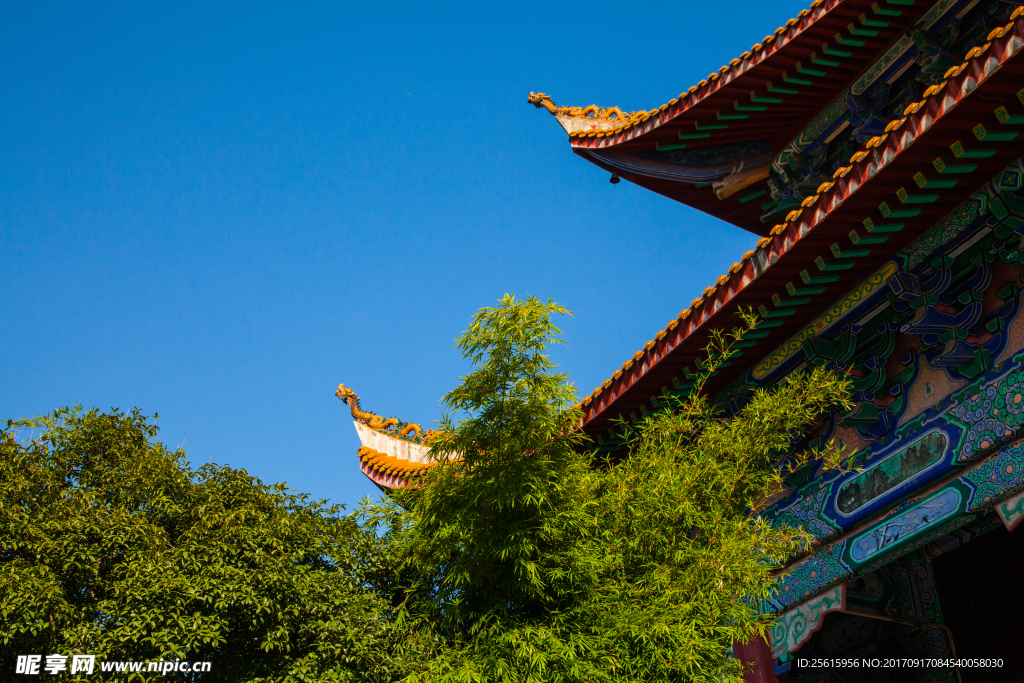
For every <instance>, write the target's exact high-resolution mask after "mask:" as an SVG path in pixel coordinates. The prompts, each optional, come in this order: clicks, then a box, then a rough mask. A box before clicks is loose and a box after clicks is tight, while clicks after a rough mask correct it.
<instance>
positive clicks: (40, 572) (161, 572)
mask: <svg viewBox="0 0 1024 683" xmlns="http://www.w3.org/2000/svg"><path fill="white" fill-rule="evenodd" d="M156 434H157V428H156V426H155V424H154V423H153V421H152V420H149V419H147V418H146V417H145V416H144V415H142V414H141V413H139V412H138V411H133V412H131V413H128V414H125V413H123V412H120V411H116V410H114V411H111V412H109V413H103V414H101V413H99V412H97V411H96V410H91V411H88V412H83V411H82V410H80V409H62V410H58V411H56V412H54V413H53V414H51V415H48V416H45V417H42V418H38V419H34V420H16V421H12V422H9V423H8V427H7V429H5V430H4V431H3V432H2V433H0V661H3V662H4V667H5V668H6V667H8V666H11V667H13V663H14V661H15V656H16V655H19V654H20V655H24V654H31V653H40V654H43V655H46V654H63V655H71V654H94V655H97V656H98V659H105V660H157V659H187V660H191V661H209V662H211V670H210V672H209V673H203V674H189V675H184V676H183V675H182V674H175V675H176V676H183V678H179V679H178V680H190V679H191V678H197V679H201V680H203V681H397V680H400V679H401V678H403V677H404V676H405V675H407V674H408V673H409V672H411V671H413V670H415V668H416V667H417V666H418V662H420V661H422V660H423V659H425V656H424V651H425V650H426V649H429V646H430V643H429V640H425V639H422V638H420V637H419V636H418V635H417V633H416V632H415V631H413V630H410V629H409V628H408V627H407V626H406V625H405V623H406V622H404V621H403V620H402V619H401V618H400V616H399V615H398V614H397V613H396V612H395V610H394V609H392V606H391V604H390V603H389V602H388V601H387V600H386V598H385V596H386V593H387V588H388V586H389V585H390V582H391V581H392V580H393V579H392V576H393V572H392V569H391V567H390V566H389V557H388V555H387V553H385V552H384V548H383V546H382V541H381V539H380V538H378V537H377V536H376V535H375V534H373V533H372V531H369V530H368V529H365V528H363V527H361V526H360V525H359V524H357V523H356V521H355V520H354V519H353V518H352V517H351V516H348V515H345V514H343V510H342V509H341V508H339V507H337V506H326V505H325V504H324V503H322V502H316V501H310V500H308V499H307V498H306V497H305V496H302V495H295V494H293V493H292V492H290V491H289V490H288V489H286V488H285V487H284V486H283V485H280V484H278V485H273V486H268V485H265V484H263V483H262V482H260V481H259V480H258V479H256V478H255V477H252V476H250V475H249V474H247V473H246V472H245V471H244V470H237V469H231V468H228V467H218V466H215V465H204V466H202V467H200V468H199V469H198V470H195V469H192V468H190V467H189V466H188V464H187V463H186V461H185V454H184V452H182V451H181V450H177V451H173V452H172V451H169V450H168V449H166V448H165V447H164V446H163V445H162V444H160V443H159V442H157V441H156V440H155V437H156ZM10 672H11V673H13V668H12V669H11V670H10ZM65 677H69V672H68V673H66V674H65ZM79 678H80V679H81V680H95V679H96V678H98V676H81V675H79ZM130 678H134V679H137V680H157V679H160V680H165V679H164V678H163V677H162V676H158V675H154V674H148V675H147V674H145V673H142V674H134V675H131V676H130Z"/></svg>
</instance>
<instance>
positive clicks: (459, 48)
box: [0, 0, 809, 506]
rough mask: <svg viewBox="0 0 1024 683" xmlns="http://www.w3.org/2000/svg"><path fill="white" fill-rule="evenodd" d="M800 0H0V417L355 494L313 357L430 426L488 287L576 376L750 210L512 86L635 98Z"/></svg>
mask: <svg viewBox="0 0 1024 683" xmlns="http://www.w3.org/2000/svg"><path fill="white" fill-rule="evenodd" d="M808 3H809V0H806V2H793V1H790V0H787V1H776V2H753V1H751V0H733V1H732V2H729V3H712V2H673V3H658V2H646V3H639V4H636V3H634V4H629V3H626V4H623V3H621V2H614V3H606V2H586V3H579V2H567V3H551V2H543V3H526V2H513V3H442V4H437V3H381V4H377V3H344V2H340V3H339V2H332V3H324V4H320V5H313V4H306V5H304V6H302V7H299V3H281V4H278V5H270V4H258V3H238V4H234V5H229V4H228V3H201V4H200V3H194V4H188V3H164V4H163V5H162V6H160V7H157V8H155V9H154V7H153V6H154V5H156V4H157V3H136V2H127V1H126V2H120V3H102V2H90V3H67V4H52V3H46V2H42V1H40V2H31V3H4V4H3V5H2V6H0V64H2V65H3V66H2V68H0V88H2V98H0V157H2V158H0V249H2V261H0V263H2V268H0V293H2V296H3V303H4V306H3V312H4V316H3V319H4V322H3V332H2V333H0V418H13V417H21V416H29V415H36V414H39V413H43V412H47V411H50V410H52V409H54V408H56V407H58V406H61V405H68V404H72V403H76V402H80V403H83V404H85V405H86V406H96V407H99V408H101V409H105V408H109V407H111V406H118V407H121V408H131V407H132V406H138V407H140V408H142V409H143V410H145V411H147V412H149V413H153V412H158V413H160V419H159V422H158V424H159V425H160V427H161V439H162V440H163V441H164V442H165V443H167V444H168V445H170V446H177V445H182V446H183V447H184V449H185V451H186V452H187V453H188V456H189V458H190V459H191V460H192V461H193V462H194V463H202V462H207V461H213V462H217V463H223V464H230V465H232V466H235V467H244V468H245V469H247V470H248V471H249V472H250V473H252V474H254V475H256V476H258V477H260V478H261V479H263V480H264V481H267V482H276V481H284V482H287V483H288V485H289V486H291V487H292V488H294V489H297V490H299V491H302V492H306V493H310V494H312V495H313V496H314V497H318V498H319V497H322V498H329V499H331V500H332V501H334V502H339V503H346V504H348V505H349V506H352V505H353V504H355V503H356V502H357V501H358V500H359V499H360V498H361V497H363V496H365V495H373V496H376V495H377V489H376V488H375V487H373V485H372V484H371V483H370V482H369V481H368V480H367V479H365V478H364V477H363V475H362V474H361V473H360V472H359V470H358V467H357V461H356V458H355V451H356V449H357V448H358V446H359V441H358V438H357V437H356V433H355V429H354V428H353V426H352V422H351V418H350V417H349V416H348V412H347V410H346V408H345V406H344V405H343V404H342V403H341V402H340V401H339V400H338V399H337V398H335V397H334V395H333V394H334V390H335V387H336V386H337V384H338V383H339V382H344V383H345V384H346V385H347V386H351V387H352V388H353V389H355V391H356V392H358V393H359V395H360V396H361V397H362V398H363V407H364V408H366V409H369V410H373V411H374V412H377V413H379V414H382V415H384V416H391V415H394V416H397V417H399V418H401V419H403V420H409V421H417V422H421V423H423V424H425V425H432V423H433V421H434V420H435V419H437V417H438V416H439V405H438V401H439V399H440V397H441V396H442V395H443V394H444V393H445V392H446V391H447V390H448V389H450V388H451V387H452V386H454V385H455V384H456V383H457V382H458V380H459V376H460V375H461V374H462V373H464V372H465V371H466V369H467V368H466V366H465V365H464V364H463V362H462V361H461V359H460V357H459V355H458V353H457V352H456V351H455V350H454V349H453V339H454V338H455V337H456V336H457V335H458V334H459V333H460V332H461V331H462V330H464V329H465V328H466V326H467V325H468V323H469V320H470V317H471V316H472V314H473V313H474V312H475V311H476V310H477V309H479V308H480V307H482V306H488V305H492V304H493V303H494V302H495V301H496V300H497V299H498V297H500V296H501V295H502V294H503V293H505V292H514V293H515V294H517V295H525V294H538V295H540V296H543V297H548V296H550V297H552V298H553V299H554V300H556V301H558V302H559V303H561V304H563V305H565V306H567V307H568V308H570V309H571V310H573V311H574V313H575V315H574V317H573V318H571V319H566V320H564V321H563V322H564V325H563V329H564V332H565V335H566V338H567V341H568V345H567V346H565V347H564V348H559V349H556V350H555V352H554V354H553V355H554V358H555V359H556V360H557V361H558V362H559V363H560V364H561V366H562V367H563V368H564V369H565V370H566V371H567V372H568V373H569V374H570V375H571V376H572V378H573V379H574V381H575V382H576V384H577V386H579V387H580V388H581V389H582V392H583V393H584V394H586V393H589V392H590V391H591V390H592V389H593V388H594V387H595V386H597V385H598V384H600V383H601V382H602V381H603V380H604V379H605V378H607V377H608V376H610V375H611V373H612V372H613V371H614V370H615V369H617V368H618V367H619V366H620V365H621V364H622V363H623V362H624V361H625V360H626V359H627V358H629V357H630V356H631V355H632V354H633V353H634V352H635V351H637V350H638V349H640V348H641V347H642V346H643V344H644V343H645V342H646V341H647V340H648V339H651V338H653V336H654V334H655V333H656V332H657V331H658V330H659V329H661V328H663V327H664V326H665V324H666V323H667V322H668V321H669V320H671V319H673V318H674V317H675V316H676V315H677V314H678V312H679V310H680V309H682V308H685V307H686V306H687V305H688V304H689V302H690V301H691V300H692V299H693V298H694V297H695V296H697V295H698V294H699V293H700V292H701V291H702V290H703V289H704V288H705V287H707V286H708V285H709V284H712V283H713V282H714V280H715V278H716V277H718V276H719V275H721V274H722V273H724V272H725V271H726V269H727V268H728V266H729V265H730V264H731V263H733V262H734V261H737V260H738V259H739V257H740V255H741V254H742V253H743V252H744V251H745V250H747V249H750V248H752V245H753V244H754V243H755V241H756V238H755V237H754V236H753V235H751V234H749V233H745V232H743V231H741V230H739V229H738V228H734V227H732V226H729V225H726V224H724V223H721V222H720V221H717V220H715V219H713V218H710V217H708V216H706V215H703V214H701V213H698V212H696V211H694V210H692V209H689V208H686V207H684V206H682V205H681V204H677V203H675V202H672V201H670V200H668V199H665V198H662V197H660V196H658V195H655V194H653V193H651V192H648V191H646V190H642V189H640V188H637V187H636V186H633V185H630V184H629V183H626V182H623V183H620V184H618V185H611V184H609V182H608V174H607V173H605V172H603V171H601V170H600V169H598V168H597V167H595V166H593V165H591V164H589V163H588V162H586V161H583V160H582V159H580V158H579V157H576V156H575V155H574V154H572V153H571V151H570V149H569V145H568V141H567V137H566V135H565V134H564V133H563V132H562V130H561V128H560V127H559V126H558V125H557V123H556V122H555V120H554V119H553V118H552V117H551V116H550V115H549V114H548V113H547V112H545V111H542V110H538V109H535V108H534V107H532V106H529V105H528V104H527V102H526V97H527V95H528V93H529V92H530V91H531V90H534V91H543V92H546V93H548V94H549V95H551V96H553V97H554V98H555V101H556V102H557V103H559V104H566V105H588V104H593V103H596V104H600V105H603V106H619V107H621V108H623V109H624V110H634V109H650V108H653V107H657V106H658V105H660V104H662V103H664V102H667V101H668V100H669V99H671V98H672V97H675V96H676V95H677V94H678V93H680V92H681V91H683V90H685V89H686V88H687V87H689V86H690V85H693V84H694V83H696V82H697V81H698V80H700V79H701V78H703V77H705V76H706V75H707V74H708V73H709V72H711V71H713V70H716V69H717V68H718V67H719V66H721V65H722V64H725V63H727V62H728V60H729V59H730V58H732V57H736V56H738V55H739V54H740V53H741V52H743V51H744V50H746V49H749V47H750V46H751V45H752V44H753V43H754V42H757V41H759V40H761V39H762V37H763V36H764V35H765V34H767V33H771V32H772V31H774V29H775V28H776V27H777V26H780V25H782V24H783V23H784V22H785V21H786V20H787V19H789V18H790V17H793V16H796V14H797V13H798V12H799V11H800V10H801V9H803V8H804V7H806V6H807V4H808Z"/></svg>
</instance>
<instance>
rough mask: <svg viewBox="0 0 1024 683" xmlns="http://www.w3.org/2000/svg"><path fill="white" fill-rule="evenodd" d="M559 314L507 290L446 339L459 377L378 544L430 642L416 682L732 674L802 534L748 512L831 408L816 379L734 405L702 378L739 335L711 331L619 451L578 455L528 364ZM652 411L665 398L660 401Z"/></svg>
mask: <svg viewBox="0 0 1024 683" xmlns="http://www.w3.org/2000/svg"><path fill="white" fill-rule="evenodd" d="M567 313H568V311H566V310H565V309H564V308H562V307H560V306H558V305H556V304H554V303H551V302H550V301H548V302H543V301H540V300H538V299H536V298H532V297H531V298H527V299H524V300H516V299H515V298H514V297H512V296H506V297H505V298H503V299H502V300H501V303H500V305H499V306H498V307H495V308H485V309H482V310H481V311H480V312H479V313H478V314H477V315H476V317H475V318H474V320H473V324H472V325H471V327H470V328H469V330H467V332H466V333H465V334H464V335H463V336H462V337H460V338H459V340H458V346H459V348H460V349H461V350H462V352H463V354H464V356H465V357H466V358H467V359H468V360H469V361H471V362H472V363H473V365H474V369H473V371H472V372H470V373H469V374H468V375H467V376H465V377H463V378H462V383H461V384H460V385H459V386H458V387H457V388H456V389H454V390H453V391H452V392H450V393H449V394H448V395H447V396H446V397H445V400H444V404H445V406H446V407H447V408H448V409H449V410H450V411H453V414H451V415H449V416H447V417H446V418H445V420H444V422H443V425H442V428H443V430H444V436H443V437H442V438H441V439H439V440H438V441H437V442H436V444H435V446H434V449H433V450H434V453H435V457H436V460H437V463H438V465H437V467H435V468H434V469H433V470H432V472H431V474H430V475H429V477H428V479H427V481H426V482H425V485H424V486H423V487H422V488H420V489H417V490H414V491H409V492H404V493H402V494H401V495H399V496H397V500H398V502H399V503H401V504H402V505H404V506H405V507H406V508H407V509H408V511H409V512H408V519H407V522H406V524H405V525H404V526H401V527H395V528H396V529H398V531H397V532H396V534H395V535H394V537H393V541H394V543H395V548H396V552H397V553H398V554H400V555H402V556H403V557H404V558H405V561H406V563H407V565H408V567H410V568H411V569H413V570H414V573H415V574H416V576H417V583H416V585H415V586H414V588H415V591H414V592H411V593H410V598H409V602H408V603H407V604H408V606H409V608H410V609H413V610H416V611H418V612H420V613H422V614H424V615H425V618H426V619H427V620H428V621H429V622H430V623H431V624H432V625H433V626H434V628H435V629H436V632H437V634H438V636H439V637H440V638H441V639H442V641H443V643H444V647H443V648H442V649H441V650H440V651H439V653H438V656H437V658H436V659H435V660H434V661H433V662H432V663H431V667H430V669H429V670H428V671H425V672H414V673H413V674H412V675H411V679H412V680H416V681H444V682H449V681H450V682H452V683H454V682H456V681H516V682H521V683H527V682H533V681H537V682H540V681H558V682H561V681H588V682H589V681H609V682H612V681H615V682H619V681H622V682H626V681H630V682H634V681H716V682H717V681H738V680H739V678H738V677H739V674H740V666H739V664H738V663H737V661H736V660H735V659H733V658H732V657H731V656H730V654H729V651H730V648H731V646H732V644H733V642H734V641H736V640H740V641H745V640H746V639H748V638H749V637H751V636H752V635H753V634H755V633H759V632H763V629H764V626H765V620H764V618H763V617H762V616H761V615H760V614H759V613H758V610H757V603H758V601H759V600H760V599H761V598H763V597H765V596H766V595H767V593H768V591H769V590H771V586H772V584H773V577H772V572H773V571H774V570H776V569H778V568H779V567H780V566H781V565H782V564H783V563H784V562H785V561H786V559H787V558H789V557H790V556H792V554H793V553H794V552H795V551H797V550H798V548H800V547H801V544H803V543H806V542H807V541H808V537H807V535H806V533H805V532H804V531H802V530H799V529H791V528H772V527H770V526H767V525H765V524H763V523H761V522H760V521H759V520H758V519H757V518H756V517H755V516H754V515H753V514H752V513H753V512H755V511H756V510H757V509H758V506H759V505H760V504H761V503H762V502H763V501H764V500H765V498H767V497H768V496H770V495H771V494H772V493H773V492H775V491H777V490H778V488H779V486H780V483H781V481H782V476H783V474H784V471H783V469H784V468H783V467H781V466H780V462H781V460H783V459H786V460H787V462H788V466H789V467H791V468H792V467H799V466H802V465H803V464H805V463H808V462H810V461H812V460H817V459H825V460H828V461H829V462H827V463H826V465H827V466H833V465H835V464H836V463H835V453H834V451H833V452H832V453H831V454H829V453H824V452H816V451H806V452H803V453H799V454H792V453H791V450H792V448H791V445H792V443H793V440H794V435H796V434H800V433H802V432H803V430H804V429H805V428H807V427H808V426H810V425H812V424H814V423H815V421H816V420H818V419H819V417H820V415H821V414H822V413H823V412H824V411H826V410H828V409H830V408H832V407H835V406H843V405H846V400H847V399H846V396H847V391H848V389H847V384H846V381H845V380H844V379H843V378H841V377H836V376H833V375H829V374H827V373H825V372H823V371H820V370H816V371H813V372H811V373H807V374H802V375H801V374H798V375H795V376H793V377H791V378H790V380H789V381H788V382H787V383H786V384H785V385H783V386H780V387H776V388H773V389H771V390H767V389H763V390H758V391H755V392H753V394H752V395H751V396H750V397H749V402H748V403H747V404H746V406H745V407H744V408H743V409H742V410H741V411H740V412H739V413H737V414H735V415H733V414H729V413H727V412H724V411H723V410H722V407H721V406H719V405H717V404H716V403H715V402H713V401H712V400H711V399H709V398H708V397H707V396H705V395H704V393H703V391H702V390H701V389H702V385H703V382H704V381H705V380H706V379H707V378H708V377H710V376H712V374H713V373H715V372H716V370H718V369H719V368H720V367H721V366H722V364H723V363H725V362H726V361H727V360H728V359H729V358H730V357H731V356H732V355H733V354H734V353H735V347H734V346H733V345H734V344H735V343H736V342H738V341H740V340H742V338H743V336H744V335H745V334H746V333H747V332H749V330H750V329H751V328H752V327H753V326H754V325H755V324H756V318H755V317H754V316H752V315H746V316H745V317H744V325H743V326H742V327H741V328H737V329H736V330H733V331H731V332H728V333H716V334H715V335H714V336H713V339H712V343H711V344H710V345H709V347H708V349H707V352H708V357H707V359H706V361H705V362H704V363H703V365H702V368H703V369H702V375H701V378H700V379H699V381H698V386H697V387H696V389H695V391H694V392H693V393H691V394H690V396H689V397H687V398H684V399H681V400H676V401H674V404H673V406H672V408H673V409H671V410H664V411H662V412H659V413H656V414H652V415H650V416H648V417H646V418H643V419H641V420H639V421H638V422H637V423H623V424H622V425H621V427H622V430H623V432H624V434H625V436H626V438H627V440H628V442H629V449H628V451H629V454H628V456H626V457H622V458H621V459H619V460H616V461H603V462H602V461H595V460H594V458H593V457H592V456H591V455H590V452H589V451H588V449H587V448H586V446H587V438H586V437H585V436H584V435H583V434H582V432H581V431H580V430H579V429H578V428H577V427H578V424H579V420H580V417H581V412H580V410H579V408H578V406H574V405H573V404H574V403H575V400H576V394H575V391H574V390H573V389H572V387H571V385H570V384H569V382H568V378H567V377H566V376H565V375H564V374H561V373H558V372H556V368H555V365H554V363H553V362H552V361H551V359H550V358H549V357H548V356H547V355H545V351H546V349H547V348H548V347H549V346H550V345H551V344H552V343H559V342H561V339H560V336H559V334H560V333H559V330H558V328H557V327H556V326H555V325H554V323H553V321H552V317H553V316H554V315H560V314H567ZM666 401H669V399H666Z"/></svg>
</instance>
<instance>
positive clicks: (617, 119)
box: [526, 92, 651, 135]
mask: <svg viewBox="0 0 1024 683" xmlns="http://www.w3.org/2000/svg"><path fill="white" fill-rule="evenodd" d="M526 101H527V102H529V103H530V104H532V105H533V106H535V107H537V108H538V109H542V108H543V109H547V110H548V111H549V112H550V113H551V115H552V116H554V117H555V119H557V120H558V123H559V124H560V125H561V126H562V128H564V129H565V132H566V133H569V134H570V135H572V134H573V133H576V132H579V131H585V130H611V129H613V128H621V127H622V126H630V125H633V124H634V123H636V122H638V121H641V120H643V119H645V118H648V117H649V116H651V112H646V111H633V112H628V113H627V112H623V111H622V110H621V109H619V108H618V107H599V106H597V105H596V104H592V105H590V106H589V107H559V106H558V105H556V104H555V102H554V100H552V99H551V97H549V96H548V95H545V94H544V93H542V92H538V93H534V92H531V93H530V96H529V97H528V98H527V99H526Z"/></svg>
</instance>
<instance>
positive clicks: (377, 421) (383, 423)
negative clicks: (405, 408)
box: [334, 384, 440, 445]
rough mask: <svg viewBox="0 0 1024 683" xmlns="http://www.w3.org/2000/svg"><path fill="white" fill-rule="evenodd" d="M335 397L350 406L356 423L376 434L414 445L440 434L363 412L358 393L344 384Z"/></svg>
mask: <svg viewBox="0 0 1024 683" xmlns="http://www.w3.org/2000/svg"><path fill="white" fill-rule="evenodd" d="M334 395H335V396H337V397H338V398H340V399H341V401H342V403H345V404H346V405H348V409H349V412H351V413H352V418H353V419H354V420H355V421H356V422H359V423H360V424H363V425H366V426H367V427H369V428H370V429H372V430H373V431H375V432H379V433H381V434H386V435H388V436H391V437H394V438H396V439H401V440H402V441H411V442H412V443H417V444H423V445H425V444H427V443H428V442H429V441H430V440H431V439H433V438H434V437H435V436H437V435H438V434H439V433H440V432H437V431H435V430H433V429H427V430H424V429H423V428H422V427H420V426H419V425H418V424H414V423H412V422H410V423H403V422H401V421H400V420H398V419H397V418H394V417H389V418H387V419H385V418H383V417H381V416H380V415H376V414H374V413H371V412H368V411H365V410H361V409H360V408H359V397H358V396H356V392H354V391H352V390H351V389H349V388H348V387H346V386H345V385H344V384H339V385H338V390H337V391H336V392H334ZM412 432H416V436H410V434H411V433H412Z"/></svg>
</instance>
